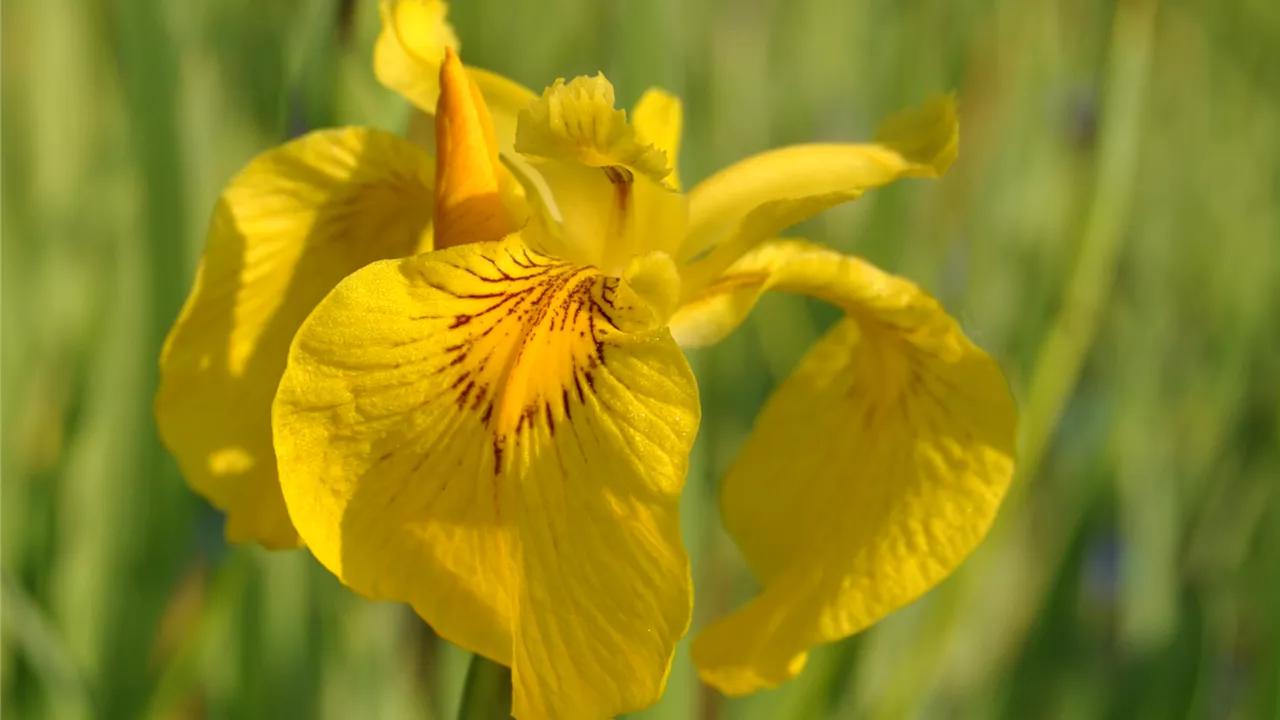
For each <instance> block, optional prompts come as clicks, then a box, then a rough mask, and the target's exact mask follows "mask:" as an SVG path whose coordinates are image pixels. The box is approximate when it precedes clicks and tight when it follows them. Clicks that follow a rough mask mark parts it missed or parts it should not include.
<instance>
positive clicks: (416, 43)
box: [373, 0, 458, 114]
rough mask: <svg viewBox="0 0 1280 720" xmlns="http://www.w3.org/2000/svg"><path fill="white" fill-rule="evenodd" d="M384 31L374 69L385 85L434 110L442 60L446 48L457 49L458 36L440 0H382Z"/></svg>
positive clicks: (381, 9) (424, 110)
mask: <svg viewBox="0 0 1280 720" xmlns="http://www.w3.org/2000/svg"><path fill="white" fill-rule="evenodd" d="M379 9H380V11H381V14H382V32H381V33H379V35H378V40H377V42H376V43H375V44H374V48H373V71H374V74H375V75H377V76H378V81H379V82H381V83H382V84H383V85H385V86H387V87H389V88H391V89H392V90H395V91H396V92H398V93H400V94H401V95H403V96H404V97H405V98H406V99H408V100H409V102H411V103H413V104H414V105H416V106H417V107H418V109H420V110H422V111H423V112H426V113H430V114H434V113H435V111H436V99H437V98H439V97H440V64H441V63H442V62H444V51H445V48H453V49H455V50H456V49H458V36H457V35H455V34H454V32H453V26H451V25H450V24H449V21H448V20H447V19H446V18H447V16H448V14H449V5H448V4H447V3H444V2H441V0H382V2H381V4H380V6H379Z"/></svg>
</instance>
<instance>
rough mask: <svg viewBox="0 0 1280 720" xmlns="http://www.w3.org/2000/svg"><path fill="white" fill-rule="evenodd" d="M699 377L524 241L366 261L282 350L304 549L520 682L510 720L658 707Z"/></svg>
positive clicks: (286, 449) (593, 279) (624, 305)
mask: <svg viewBox="0 0 1280 720" xmlns="http://www.w3.org/2000/svg"><path fill="white" fill-rule="evenodd" d="M698 413H699V411H698V399H697V390H696V387H695V385H694V381H693V376H692V373H691V372H690V370H689V367H688V365H687V363H686V362H685V360H684V357H683V355H682V354H681V352H680V350H679V348H678V347H677V346H676V345H675V343H674V342H673V341H672V340H671V338H670V335H669V334H668V332H667V331H666V330H665V328H663V327H662V326H661V324H660V323H658V322H657V321H656V320H655V318H654V315H653V313H652V312H651V311H650V309H649V308H648V306H647V304H646V303H645V302H644V301H643V300H642V299H641V297H640V296H639V295H637V294H636V293H634V292H632V291H631V289H630V288H629V287H628V285H627V284H626V283H625V281H623V280H619V279H617V278H606V277H604V276H602V275H600V274H599V272H598V271H596V270H594V269H592V268H587V267H582V266H575V265H570V264H566V263H562V262H558V261H554V260H552V259H550V258H547V257H544V256H541V255H539V254H537V253H535V252H531V251H529V250H528V249H527V248H526V247H524V246H523V244H522V242H521V240H520V238H519V236H512V237H511V238H508V239H507V240H504V241H503V242H501V243H478V244H473V245H464V246H459V247H455V248H449V249H446V250H442V251H438V252H435V253H431V254H428V255H423V256H419V257H417V258H411V259H407V260H402V261H388V262H383V263H378V264H375V265H372V266H370V267H368V268H366V269H365V270H363V271H361V272H359V273H356V274H355V275H353V276H352V277H351V278H349V279H348V280H346V281H344V282H343V283H341V284H340V285H339V286H338V287H337V288H336V289H335V290H334V292H333V293H332V294H331V295H330V296H329V297H328V298H327V299H326V300H325V301H324V302H323V303H321V305H320V306H319V307H318V308H317V309H316V311H315V312H314V313H313V314H312V316H311V318H310V319H309V320H308V321H307V323H306V324H305V325H304V326H303V328H302V330H301V331H300V332H299V334H298V338H297V340H296V341H295V343H294V346H293V349H292V351H291V354H290V358H289V367H288V370H287V371H286V372H285V375H284V378H283V380H282V381H281V384H280V390H279V395H278V397H277V400H276V404H275V409H274V430H275V434H276V446H277V452H278V454H279V459H280V460H279V462H280V472H281V478H282V484H283V488H284V494H285V498H286V500H287V502H288V505H289V510H290V513H291V515H292V517H293V519H294V522H295V523H296V524H297V527H298V530H299V532H300V533H301V534H302V536H303V538H304V539H305V540H306V541H307V544H308V546H309V547H310V548H311V550H312V552H313V553H314V554H315V556H316V557H317V558H318V559H319V560H320V561H321V562H322V563H323V564H324V565H325V566H326V567H328V568H329V569H330V570H332V571H333V572H334V573H335V574H337V575H338V577H340V578H341V579H342V581H343V582H344V583H346V584H347V585H349V586H351V587H352V588H353V589H355V590H357V591H358V592H361V593H362V594H365V595H368V596H370V597H373V598H378V599H387V600H398V601H405V602H409V603H411V604H412V605H413V606H414V608H415V609H416V610H417V611H418V613H419V614H421V615H422V617H423V618H425V619H426V620H427V621H428V622H429V623H430V624H431V625H432V627H434V628H435V629H436V630H437V631H438V632H439V633H440V634H441V635H442V636H443V637H445V638H447V639H449V640H451V641H453V642H455V643H457V644H459V645H461V646H462V647H465V648H468V649H471V650H474V651H476V652H479V653H481V654H484V655H486V656H488V657H491V658H494V659H496V660H498V661H500V662H503V663H509V664H511V665H512V667H513V677H514V683H515V699H514V703H515V706H514V710H515V714H516V716H517V717H520V718H542V717H611V716H613V715H615V714H618V713H621V712H627V711H630V710H634V709H637V708H640V707H644V706H646V705H649V704H651V703H652V702H654V701H655V700H656V699H657V697H658V696H659V695H660V694H661V691H662V687H663V684H664V682H665V678H666V673H667V670H668V667H669V663H670V660H671V655H672V652H673V650H674V647H675V642H676V641H677V639H678V638H679V637H680V636H681V635H683V633H684V632H685V630H686V628H687V624H688V621H689V615H690V602H691V600H690V597H691V589H690V583H689V576H688V560H687V557H686V555H685V552H684V549H683V547H682V545H681V542H680V534H679V524H678V521H677V517H676V512H677V505H678V499H679V494H680V490H681V488H682V486H683V483H684V478H685V473H686V469H687V462H688V454H689V450H690V447H691V445H692V443H693V438H694V435H695V433H696V429H697V423H698Z"/></svg>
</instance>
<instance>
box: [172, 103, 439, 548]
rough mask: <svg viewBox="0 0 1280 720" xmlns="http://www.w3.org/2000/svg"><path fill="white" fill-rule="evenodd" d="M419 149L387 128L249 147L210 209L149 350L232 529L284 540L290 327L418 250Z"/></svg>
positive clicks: (182, 445)
mask: <svg viewBox="0 0 1280 720" xmlns="http://www.w3.org/2000/svg"><path fill="white" fill-rule="evenodd" d="M431 191H432V165H431V159H430V158H429V157H427V156H426V155H425V154H424V153H423V152H422V151H421V150H419V149H418V148H417V147H415V146H413V145H411V144H410V143H408V142H407V141H405V140H402V139H400V138H397V137H395V136H393V135H389V134H387V133H383V132H379V131H375V130H365V129H357V128H347V129H339V130H325V131H321V132H316V133H312V134H310V135H307V136H304V137H302V138H300V139H298V140H295V141H293V142H291V143H289V144H287V145H283V146H281V147H279V148H276V149H274V150H271V151H269V152H267V153H265V154H263V155H260V156H259V157H258V158H256V159H255V160H254V161H253V162H252V163H250V164H249V166H248V167H246V168H245V169H244V170H243V171H242V172H241V173H240V174H239V175H237V176H236V177H235V179H233V180H232V181H231V183H230V184H229V185H228V186H227V189H226V190H225V191H224V192H223V194H222V197H221V198H220V199H219V201H218V205H217V207H216V208H215V210H214V216H213V221H212V223H211V224H210V227H209V236H208V241H207V244H206V246H205V251H204V256H203V258H202V260H201V263H200V268H199V270H198V271H197V274H196V282H195V287H194V288H193V289H192V291H191V295H190V296H189V297H188V298H187V302H186V305H185V306H184V307H183V309H182V313H181V315H180V316H179V318H178V320H177V322H176V323H175V324H174V326H173V329H172V330H171V331H170V333H169V337H168V340H167V341H166V342H165V347H164V351H163V353H162V354H161V357H160V371H161V379H160V389H159V392H158V394H157V397H156V416H157V421H158V423H159V428H160V434H161V437H162V438H163V439H164V442H165V444H166V445H167V446H168V447H169V449H170V450H171V451H172V452H173V454H174V455H175V456H176V457H177V459H178V463H179V465H181V467H182V471H183V475H185V476H186V478H187V480H188V482H190V483H191V485H192V487H193V488H194V489H195V490H196V491H197V492H199V493H200V494H202V495H204V496H205V497H207V498H208V499H209V501H210V502H212V503H213V504H214V505H216V506H217V507H219V508H222V509H224V510H226V511H227V529H226V532H227V537H228V539H230V540H231V541H232V542H246V541H250V540H256V541H258V542H261V543H262V544H264V545H266V546H267V547H272V548H278V547H291V546H296V545H297V543H298V536H297V533H296V532H295V531H294V529H293V526H292V524H290V522H289V517H288V515H287V514H286V512H285V506H284V502H283V500H282V499H281V497H280V486H279V482H278V481H277V479H276V462H275V457H274V455H273V453H272V449H271V422H270V417H271V399H272V396H273V395H274V394H275V390H276V384H277V383H278V382H279V380H280V375H281V373H282V372H284V365H285V356H286V353H287V351H288V348H289V343H290V341H291V340H292V339H293V334H294V332H295V331H296V330H297V328H298V326H299V325H300V324H301V323H302V321H303V319H304V318H306V316H307V314H308V313H309V312H311V310H312V308H314V307H315V305H316V303H318V302H319V301H320V300H321V298H323V297H324V296H325V294H326V293H328V292H329V290H330V289H331V288H333V286H334V285H335V284H337V283H338V281H339V280H341V279H342V278H344V277H346V276H347V275H348V274H350V273H352V272H355V271H356V270H358V269H360V268H361V267H363V266H364V265H366V264H368V263H370V262H373V261H375V260H381V259H384V258H391V257H400V256H404V255H409V254H412V253H414V252H418V251H420V250H424V249H429V248H430V242H431V233H430V229H431Z"/></svg>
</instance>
